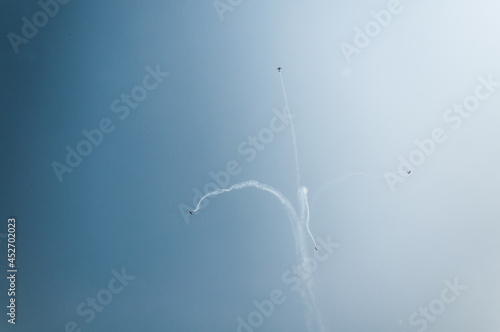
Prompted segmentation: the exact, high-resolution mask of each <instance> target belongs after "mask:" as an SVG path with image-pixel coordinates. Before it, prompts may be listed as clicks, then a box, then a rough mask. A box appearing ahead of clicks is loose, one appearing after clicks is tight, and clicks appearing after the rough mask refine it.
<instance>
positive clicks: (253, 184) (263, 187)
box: [193, 180, 298, 220]
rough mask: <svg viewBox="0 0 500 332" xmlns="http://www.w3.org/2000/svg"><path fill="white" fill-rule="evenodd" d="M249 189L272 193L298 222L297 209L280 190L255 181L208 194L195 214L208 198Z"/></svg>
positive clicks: (199, 204)
mask: <svg viewBox="0 0 500 332" xmlns="http://www.w3.org/2000/svg"><path fill="white" fill-rule="evenodd" d="M249 187H254V188H257V189H260V190H264V191H267V192H270V193H271V194H273V195H274V196H276V197H277V198H278V199H279V200H280V202H281V204H283V205H284V206H285V207H286V208H287V211H288V213H290V215H291V216H292V217H293V218H294V219H295V220H298V217H297V213H296V212H295V209H294V208H293V205H292V203H290V201H289V200H288V199H286V197H285V196H283V194H282V193H280V192H279V191H278V190H276V189H274V188H273V187H271V186H268V185H267V184H263V183H260V182H258V181H255V180H250V181H245V182H241V183H237V184H234V185H232V186H231V187H229V188H227V189H217V190H215V191H212V192H210V193H208V194H206V195H205V196H203V197H202V198H200V201H199V202H198V204H197V205H196V208H195V209H194V210H193V213H194V212H196V211H198V210H199V209H200V206H201V203H202V202H203V201H204V200H205V199H207V198H210V197H213V196H217V195H220V194H222V193H227V192H230V191H233V190H240V189H245V188H249Z"/></svg>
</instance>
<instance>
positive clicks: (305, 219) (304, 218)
mask: <svg viewBox="0 0 500 332" xmlns="http://www.w3.org/2000/svg"><path fill="white" fill-rule="evenodd" d="M280 79H281V87H282V88H283V96H284V98H285V113H286V116H287V117H288V118H289V120H290V127H291V131H292V139H293V149H294V159H295V169H296V177H297V196H298V200H299V203H300V207H301V211H300V219H299V217H298V216H297V212H296V211H295V209H294V207H293V205H292V204H291V203H290V201H289V200H288V199H287V198H286V197H285V196H283V194H282V193H281V192H279V191H278V190H276V189H275V188H273V187H271V186H268V185H266V184H262V183H260V182H258V181H255V180H250V181H245V182H241V183H238V184H235V185H232V186H230V187H229V188H227V189H217V190H215V191H212V192H210V193H208V194H206V195H205V196H203V197H202V198H200V200H199V201H198V204H197V205H196V208H195V209H194V210H193V211H192V212H193V213H194V212H196V211H198V210H199V209H200V206H201V203H202V202H203V201H204V200H205V199H208V198H210V197H215V196H217V195H220V194H223V193H228V192H231V191H233V190H241V189H245V188H250V187H254V188H257V189H260V190H264V191H267V192H269V193H271V194H273V195H274V196H276V197H277V198H278V199H279V200H280V202H281V204H283V205H284V207H285V208H286V210H287V212H288V215H289V217H290V219H291V221H292V223H295V227H292V229H293V235H294V238H295V243H296V250H297V252H296V254H297V258H298V259H299V261H300V264H301V265H303V264H305V263H307V261H308V259H309V257H308V256H307V252H308V250H307V246H306V243H305V238H304V231H303V226H304V225H305V228H306V230H307V232H308V234H309V236H310V237H311V239H312V241H313V243H314V246H315V247H317V245H316V240H315V239H314V236H313V235H312V233H311V230H310V229H309V203H308V200H307V188H306V187H303V186H301V185H300V169H299V157H298V151H297V139H296V136H295V127H294V125H293V118H292V116H291V114H290V108H289V107H288V98H287V95H286V90H285V85H284V83H283V76H282V75H281V72H280ZM312 283H313V281H312V277H310V278H309V279H308V281H307V282H306V287H305V288H304V289H301V295H302V298H303V299H304V301H305V302H306V304H307V307H308V309H309V311H308V312H307V327H308V330H309V331H314V324H313V316H314V315H315V319H316V322H317V324H318V325H319V328H320V330H321V331H325V328H324V326H323V323H322V319H321V315H320V314H319V311H318V310H317V306H316V299H315V297H314V293H313V292H312Z"/></svg>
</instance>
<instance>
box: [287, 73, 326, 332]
mask: <svg viewBox="0 0 500 332" xmlns="http://www.w3.org/2000/svg"><path fill="white" fill-rule="evenodd" d="M279 73H280V80H281V87H282V89H283V97H284V98H285V109H286V113H287V116H288V118H289V119H290V127H291V130H292V140H293V150H294V157H295V170H296V174H297V197H298V200H299V203H300V207H301V211H300V221H301V222H302V225H300V224H299V223H297V230H296V232H295V233H296V235H297V236H296V238H295V241H296V244H297V258H298V259H299V261H300V262H301V264H304V263H305V262H306V260H307V258H308V256H307V247H306V245H305V241H304V231H303V229H302V227H303V225H305V227H306V230H307V232H308V233H309V236H310V237H311V239H312V241H313V243H314V248H315V249H316V248H317V245H316V240H315V239H314V236H313V235H312V233H311V230H310V228H309V202H308V200H307V188H306V187H302V186H301V185H300V167H299V153H298V149H297V138H296V135H295V126H294V124H293V118H292V115H291V113H290V107H289V106H288V97H287V95H286V89H285V84H284V83H283V75H282V74H281V71H280V72H279ZM312 284H313V280H312V276H310V277H309V280H308V281H307V283H306V288H305V289H301V295H302V298H303V299H304V302H305V303H306V304H307V307H308V310H309V311H308V312H306V318H307V329H308V331H315V328H314V326H313V316H315V319H316V322H317V324H318V325H319V328H320V330H321V331H325V327H324V326H323V323H322V319H321V315H320V313H319V311H318V310H317V307H316V298H315V296H314V293H313V291H312Z"/></svg>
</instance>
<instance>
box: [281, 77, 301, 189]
mask: <svg viewBox="0 0 500 332" xmlns="http://www.w3.org/2000/svg"><path fill="white" fill-rule="evenodd" d="M280 80H281V87H282V88H283V97H284V98H285V112H286V115H287V117H288V118H289V119H290V128H291V130H292V140H293V151H294V155H295V170H296V173H297V188H299V187H300V167H299V154H298V151H297V138H296V136H295V126H294V125H293V118H292V115H291V114H290V107H288V97H287V96H286V90H285V84H284V83H283V76H282V75H281V71H280Z"/></svg>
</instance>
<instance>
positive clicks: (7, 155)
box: [0, 0, 500, 332]
mask: <svg viewBox="0 0 500 332" xmlns="http://www.w3.org/2000/svg"><path fill="white" fill-rule="evenodd" d="M387 3H388V1H363V2H358V3H351V2H349V1H309V2H303V1H290V0H288V1H285V0H277V1H248V0H244V1H242V2H241V4H240V5H238V6H236V7H235V8H234V10H233V11H232V12H226V13H225V14H224V20H223V21H221V20H220V18H219V16H218V15H217V13H216V10H215V9H214V7H213V4H212V2H211V1H165V0H164V1H158V0H146V1H130V0H125V1H70V2H69V3H68V4H66V5H63V6H61V7H60V8H59V12H58V13H57V15H55V16H54V17H53V18H50V19H49V22H48V24H47V25H46V26H44V27H43V28H40V29H39V31H38V34H37V35H36V36H35V37H33V38H32V39H30V40H29V42H28V43H27V44H26V45H24V44H22V45H20V47H19V52H18V53H15V52H14V50H13V48H12V47H11V45H10V43H9V40H8V38H7V34H8V33H9V32H14V33H17V34H20V33H21V32H20V31H21V26H22V21H21V18H22V17H23V16H26V17H28V18H29V19H30V20H31V18H32V17H33V14H35V13H36V12H37V11H39V10H40V7H39V6H38V5H37V2H36V1H24V2H22V3H16V2H6V1H4V2H2V5H1V10H0V13H1V14H0V15H1V16H0V17H1V20H0V26H1V31H2V34H3V36H4V38H3V39H2V47H1V56H2V61H1V80H0V82H1V89H0V94H1V98H0V101H1V119H0V125H1V133H2V140H1V162H2V170H3V171H2V172H1V179H2V180H1V184H2V185H1V197H2V202H3V204H2V205H1V212H2V213H1V215H2V219H3V221H2V224H0V233H2V234H5V233H6V232H7V218H9V217H10V216H14V217H15V218H16V219H17V240H16V247H17V252H16V254H17V264H18V270H19V272H18V274H17V288H18V289H17V294H16V301H17V324H16V326H15V327H13V326H11V325H10V324H8V323H7V322H6V315H5V313H4V314H3V316H4V318H3V319H2V320H1V321H0V329H1V330H2V331H4V330H5V331H10V330H14V329H16V330H17V331H64V328H65V324H66V323H67V322H69V321H75V322H76V323H77V324H78V326H79V327H80V328H81V330H82V331H235V330H236V329H237V325H238V323H237V321H236V319H237V317H238V316H241V317H244V318H245V319H246V318H247V316H248V314H249V313H250V312H252V311H254V310H255V307H254V305H253V304H252V302H253V301H262V300H264V299H269V296H270V293H271V291H272V290H273V289H281V290H282V291H283V292H284V294H285V296H286V298H287V299H286V301H285V302H284V303H283V304H282V305H280V306H277V307H276V308H275V311H274V313H273V314H272V315H271V316H270V317H269V318H266V319H265V321H264V323H263V324H262V325H261V326H260V327H258V328H256V329H255V331H306V330H307V326H306V316H307V315H306V314H305V311H306V306H305V305H304V302H303V300H302V298H301V296H300V294H299V293H298V292H297V291H293V290H291V289H290V285H287V284H284V283H283V281H282V280H281V277H282V275H283V273H285V272H286V271H287V270H289V269H291V267H292V266H293V265H294V264H296V263H297V258H296V251H295V242H294V239H293V236H292V231H291V226H290V221H289V220H288V217H287V214H286V212H285V210H284V209H283V208H282V206H281V205H280V204H279V202H278V201H277V200H276V199H275V198H274V197H272V196H271V195H269V194H268V193H263V192H261V191H258V190H255V189H248V190H241V191H237V192H233V193H229V194H224V195H222V196H218V197H216V198H214V199H211V200H210V204H209V206H208V207H207V208H205V209H203V210H202V211H201V212H200V213H199V214H198V215H196V216H193V217H191V218H190V219H189V220H190V223H189V224H186V222H185V220H184V219H183V217H182V214H181V213H180V211H179V205H180V204H186V205H189V206H193V196H194V193H193V188H197V189H199V190H203V188H204V186H205V185H206V184H207V183H208V182H211V181H212V179H211V178H210V176H209V172H211V171H212V172H218V171H220V170H223V169H224V168H225V167H226V164H227V162H228V161H230V160H236V161H238V163H239V165H240V166H241V168H242V171H241V173H240V174H238V175H237V176H234V177H232V178H231V181H230V183H231V184H235V183H239V182H242V181H246V180H251V179H254V180H257V181H259V182H262V183H266V184H268V185H270V186H273V187H274V188H277V189H278V190H280V191H281V192H282V193H283V194H284V195H285V196H286V197H287V198H288V199H289V200H290V201H291V202H292V203H293V204H294V205H295V206H296V209H298V202H297V198H296V180H295V168H294V154H293V144H292V143H293V142H292V135H291V131H290V127H287V129H286V130H285V131H283V132H281V133H277V134H276V135H275V137H274V139H273V140H272V142H270V143H269V144H268V145H267V146H266V148H265V149H264V150H263V151H261V152H259V153H258V154H257V156H256V158H255V159H254V160H253V161H251V162H248V161H246V159H245V158H246V156H245V155H242V154H241V153H239V152H238V146H239V144H240V143H242V142H243V141H245V140H246V139H247V137H248V136H252V135H253V136H254V135H257V134H258V132H259V131H260V130H261V129H262V128H265V127H268V125H269V121H270V120H271V118H272V117H273V116H274V114H273V109H279V110H281V109H283V106H284V103H285V102H284V98H283V94H282V90H281V83H280V79H279V74H278V73H277V71H276V67H277V66H282V67H283V71H282V74H283V79H284V82H285V85H286V88H287V94H288V101H289V105H290V109H291V112H292V113H293V114H294V115H296V117H295V119H294V123H295V130H296V136H297V148H298V152H299V162H300V173H301V183H302V185H304V186H306V187H308V188H309V197H310V209H311V230H312V232H313V234H314V235H315V236H316V238H323V239H326V238H327V237H328V236H330V237H331V239H332V241H334V242H336V243H338V244H340V247H339V248H338V249H335V252H334V253H333V254H331V255H330V256H329V257H328V259H327V260H326V261H324V262H321V263H320V264H319V266H318V268H317V269H316V270H315V271H314V273H313V278H314V286H313V291H314V295H315V299H316V304H317V308H318V309H317V310H318V314H319V315H321V317H322V324H323V325H324V330H325V331H338V332H347V331H381V332H382V331H383V332H387V331H394V332H403V331H406V332H411V331H418V330H419V327H421V325H419V326H412V325H411V324H410V323H409V317H410V316H411V315H412V313H413V312H416V311H418V309H419V307H426V306H429V303H431V301H433V300H434V299H437V298H440V296H441V295H440V294H441V291H442V290H443V289H444V288H445V287H446V285H445V283H444V280H445V279H447V280H450V281H453V280H454V279H455V278H458V281H459V283H460V284H462V285H465V286H467V289H466V290H465V291H463V293H462V294H461V295H460V296H458V297H457V298H456V300H455V301H453V302H452V303H450V304H447V305H446V309H445V310H444V312H443V313H442V314H440V315H439V316H438V317H437V318H436V319H435V320H434V321H433V322H429V324H428V327H427V329H426V331H495V332H496V331H498V330H499V328H500V318H499V317H498V314H497V313H498V309H499V307H500V305H499V303H500V300H499V299H500V287H499V285H498V280H499V277H500V275H499V274H500V269H499V263H498V262H499V259H498V254H499V249H500V244H499V242H498V232H499V231H500V227H499V224H498V217H499V216H500V209H499V205H498V202H499V199H500V194H499V191H498V188H499V185H500V178H499V177H498V169H499V168H500V158H499V152H498V151H499V150H498V142H499V141H500V130H499V128H500V88H497V90H496V91H495V92H493V93H492V95H491V97H490V98H489V99H487V100H485V101H482V102H481V105H480V107H479V108H478V110H477V111H476V112H474V113H472V114H471V116H470V117H469V118H468V119H464V120H463V123H462V125H461V127H460V128H458V129H457V130H454V129H453V128H452V126H451V125H450V123H446V122H445V121H444V120H443V114H444V113H445V112H446V110H447V109H449V108H450V107H452V106H453V104H454V103H461V102H462V101H463V100H464V98H465V97H466V96H468V95H471V94H473V93H474V91H475V88H476V86H477V85H478V84H479V81H478V77H479V76H481V75H482V76H484V77H488V75H492V77H493V79H494V80H495V81H500V66H499V59H500V47H498V46H497V44H498V43H497V40H498V36H499V34H500V24H499V23H498V15H497V12H498V4H497V2H496V1H491V0H490V1H486V0H485V1H475V2H472V1H469V2H458V3H457V2H456V1H451V0H448V1H441V2H440V3H439V4H436V3H435V2H432V1H409V0H402V1H401V6H402V11H401V13H399V14H397V15H393V16H392V20H391V22H390V24H389V25H388V26H387V27H384V28H382V30H381V32H380V34H379V35H378V36H376V37H374V38H372V39H371V43H370V44H369V45H368V46H367V47H366V48H364V49H361V51H360V53H359V54H354V55H353V56H352V59H351V60H352V61H351V62H350V63H347V61H346V59H345V57H344V56H343V55H342V52H341V50H340V47H339V45H340V44H341V43H342V42H345V43H349V44H353V38H354V35H355V30H354V29H355V28H356V27H360V28H364V26H365V24H366V23H367V22H369V21H372V20H373V18H372V16H371V15H370V12H371V11H372V10H375V11H379V10H381V9H386V8H387ZM157 65H158V66H159V67H160V68H161V70H162V71H165V72H169V73H170V75H169V76H168V77H167V78H165V79H164V81H163V82H162V83H161V84H159V86H158V87H157V88H156V89H154V90H153V91H149V92H148V95H147V97H146V99H145V100H144V101H142V102H141V103H140V104H139V105H138V107H137V108H136V109H134V110H132V111H131V112H130V115H129V116H128V117H127V118H126V119H124V120H120V119H119V117H118V115H119V114H116V113H113V112H112V111H111V107H110V105H111V103H112V102H113V100H115V99H116V98H119V97H120V95H121V94H122V93H130V91H131V90H132V88H134V87H135V86H137V85H140V84H141V83H142V80H143V77H144V76H145V75H146V74H147V71H146V69H145V68H146V67H147V66H150V67H152V68H155V67H156V66H157ZM103 118H109V119H111V120H112V122H113V124H114V126H115V130H114V131H113V132H112V133H110V134H106V135H104V139H103V142H102V143H101V144H100V145H99V146H97V147H94V149H93V151H92V153H91V154H90V155H89V156H87V157H84V159H83V161H82V163H81V164H80V165H79V166H78V167H76V168H75V169H74V171H73V172H72V173H71V174H65V175H64V180H63V182H59V181H58V179H57V177H56V175H55V173H54V171H53V169H52V167H51V163H52V162H54V161H57V162H61V163H63V162H64V158H65V156H66V151H65V147H66V146H67V145H69V146H70V147H72V148H75V147H76V145H77V143H78V142H79V141H80V140H82V139H83V138H84V136H83V135H82V133H81V132H82V130H84V129H86V130H91V129H94V128H96V127H97V126H98V124H99V121H101V119H103ZM437 127H440V128H442V129H443V130H444V132H445V133H446V134H447V137H448V139H447V140H446V142H444V143H442V144H439V145H438V146H437V148H436V150H435V152H434V153H433V154H432V155H431V156H430V157H427V158H426V160H425V162H424V163H423V164H422V165H420V166H418V167H415V169H414V171H413V173H412V174H411V176H410V177H407V178H405V181H404V183H400V184H398V185H396V191H394V192H392V191H391V190H390V189H389V186H388V185H387V183H386V181H385V180H384V179H383V178H371V177H366V176H352V177H348V178H346V179H345V180H344V181H341V182H338V181H337V182H336V179H339V178H341V177H343V176H345V175H346V174H349V173H350V172H364V173H367V174H370V175H373V176H383V175H384V173H385V172H387V171H389V172H396V171H397V167H398V164H399V161H398V157H399V156H403V157H404V158H408V156H409V155H410V153H411V152H412V151H413V150H415V149H416V145H415V143H414V140H415V139H420V140H421V139H425V138H429V137H430V135H431V132H432V131H433V130H434V129H435V128H437ZM329 183H334V185H328V184H329ZM0 241H1V243H0V246H1V247H2V250H1V252H2V255H1V257H2V259H1V260H0V267H2V269H4V271H5V270H6V264H7V257H6V256H7V255H6V241H5V239H4V238H1V237H0ZM306 241H307V242H306V243H307V244H308V245H310V246H311V251H310V255H312V254H313V252H314V249H313V245H312V242H311V241H310V239H309V238H307V239H306ZM322 250H323V253H324V252H325V251H324V249H322ZM122 269H125V270H126V272H127V274H129V275H133V276H135V279H134V280H132V281H130V283H129V285H128V286H126V287H125V288H124V290H123V291H122V292H121V293H119V294H115V295H114V297H113V300H112V301H111V303H110V304H109V305H107V306H105V307H104V310H103V311H102V312H100V313H97V314H96V317H95V319H94V320H93V321H92V322H90V323H88V324H87V323H85V321H84V319H85V318H86V317H82V316H80V315H78V314H77V313H76V308H77V306H78V305H79V304H80V303H82V302H85V299H86V298H87V297H95V296H96V294H97V293H98V292H99V291H100V290H101V289H104V288H107V285H108V282H109V281H110V280H111V279H112V278H113V274H112V272H111V271H112V270H117V271H121V270H122ZM5 274H6V272H3V275H5ZM7 288H8V284H7V281H6V279H5V278H3V281H2V282H0V301H1V303H2V306H4V305H7V303H8V302H7V301H8V298H7V294H6V290H7ZM3 310H6V309H5V307H4V309H3ZM315 324H317V322H316V323H315ZM315 330H317V331H319V330H320V329H319V327H317V328H315Z"/></svg>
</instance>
